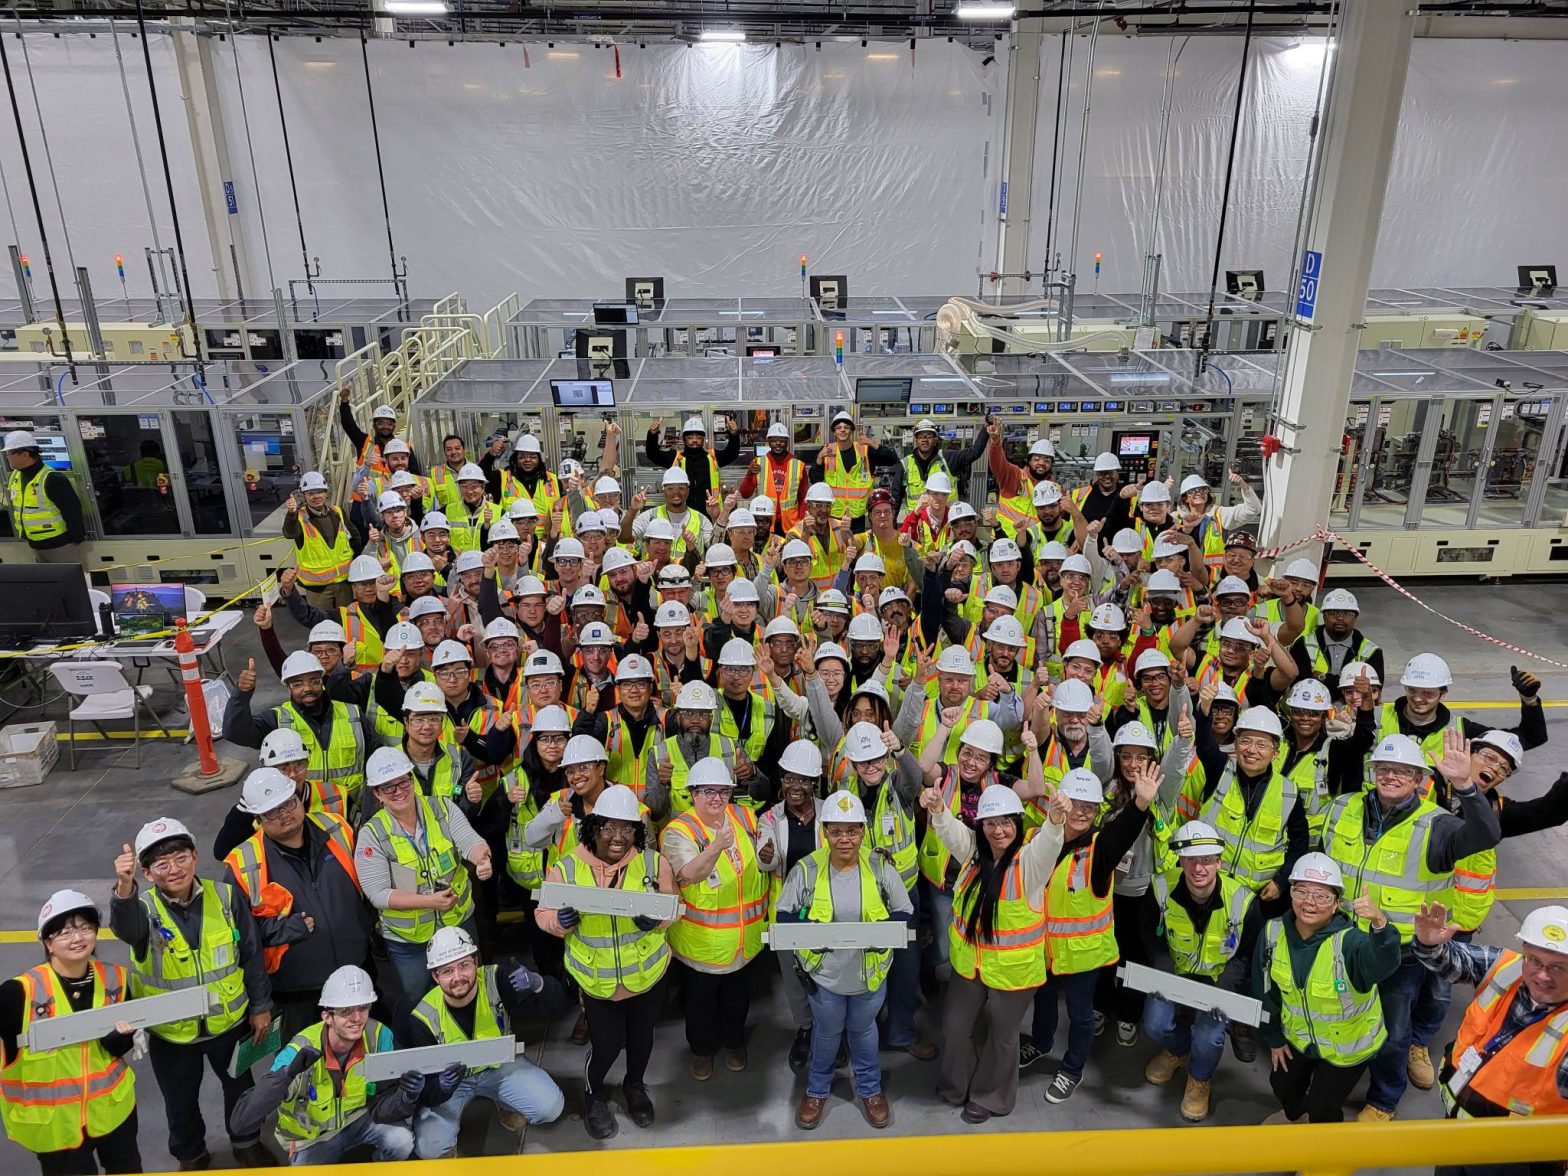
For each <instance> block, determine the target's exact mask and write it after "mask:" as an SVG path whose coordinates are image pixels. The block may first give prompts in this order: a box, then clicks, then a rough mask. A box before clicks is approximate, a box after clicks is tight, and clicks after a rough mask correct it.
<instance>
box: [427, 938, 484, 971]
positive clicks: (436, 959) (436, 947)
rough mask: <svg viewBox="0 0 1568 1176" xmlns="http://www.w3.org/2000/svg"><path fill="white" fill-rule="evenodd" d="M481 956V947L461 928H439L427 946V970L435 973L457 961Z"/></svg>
mask: <svg viewBox="0 0 1568 1176" xmlns="http://www.w3.org/2000/svg"><path fill="white" fill-rule="evenodd" d="M478 954H479V946H478V945H477V944H476V943H475V942H474V941H473V939H472V938H471V937H470V936H469V934H468V932H467V931H464V930H463V929H462V928H461V927H437V928H436V930H435V934H434V935H432V936H431V937H430V942H429V943H428V944H426V945H425V969H426V970H427V971H431V972H433V971H435V970H436V969H437V968H441V967H445V966H446V965H447V964H450V963H453V962H455V961H457V960H461V959H467V958H468V957H469V956H471V955H478Z"/></svg>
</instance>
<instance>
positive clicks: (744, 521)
mask: <svg viewBox="0 0 1568 1176" xmlns="http://www.w3.org/2000/svg"><path fill="white" fill-rule="evenodd" d="M756 525H757V516H756V515H754V514H752V513H751V511H749V510H747V509H746V508H745V507H744V506H737V507H736V508H735V509H734V510H732V511H730V521H729V525H728V527H727V528H726V529H727V530H730V531H734V530H738V529H739V528H741V527H755V526H756ZM714 546H715V547H722V546H724V544H721V543H716V544H714ZM708 550H709V552H710V553H711V552H712V550H713V548H712V547H710V548H709V549H708ZM709 562H710V563H711V562H712V561H711V560H710V561H709Z"/></svg>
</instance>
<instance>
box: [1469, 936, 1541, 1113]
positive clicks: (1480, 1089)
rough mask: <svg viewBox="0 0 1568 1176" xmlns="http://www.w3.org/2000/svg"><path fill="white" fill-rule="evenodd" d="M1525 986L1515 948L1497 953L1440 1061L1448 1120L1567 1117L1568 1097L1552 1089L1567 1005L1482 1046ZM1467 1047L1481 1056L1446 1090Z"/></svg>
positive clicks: (1499, 1026)
mask: <svg viewBox="0 0 1568 1176" xmlns="http://www.w3.org/2000/svg"><path fill="white" fill-rule="evenodd" d="M1523 984H1524V961H1523V959H1522V958H1521V956H1520V955H1519V953H1518V952H1515V951H1504V952H1503V953H1502V955H1500V956H1498V957H1497V962H1496V963H1495V964H1493V965H1492V967H1491V970H1490V971H1488V972H1487V974H1486V976H1485V978H1484V979H1483V980H1482V981H1481V983H1480V985H1479V986H1477V988H1476V994H1475V999H1474V1000H1473V1001H1471V1002H1470V1007H1469V1008H1467V1009H1465V1015H1464V1020H1463V1021H1461V1022H1460V1024H1459V1035H1458V1036H1457V1037H1456V1038H1455V1039H1454V1043H1453V1045H1451V1046H1449V1050H1448V1055H1447V1057H1446V1058H1445V1059H1444V1062H1443V1071H1442V1077H1441V1080H1440V1081H1439V1082H1438V1088H1439V1092H1440V1093H1441V1094H1442V1096H1443V1106H1444V1107H1445V1108H1446V1109H1447V1111H1448V1114H1449V1116H1450V1117H1451V1118H1455V1119H1490V1118H1501V1117H1504V1116H1509V1115H1558V1116H1561V1115H1568V1099H1564V1098H1563V1096H1562V1092H1561V1091H1559V1090H1558V1089H1557V1075H1558V1072H1559V1071H1560V1070H1561V1068H1562V1064H1563V1055H1564V1053H1565V1052H1568V1006H1564V1005H1558V1006H1557V1007H1556V1009H1554V1010H1553V1011H1552V1014H1551V1015H1550V1016H1548V1017H1542V1018H1541V1019H1540V1020H1538V1021H1535V1022H1533V1023H1532V1024H1530V1025H1527V1026H1526V1027H1525V1028H1523V1029H1521V1030H1520V1031H1519V1032H1518V1033H1517V1034H1515V1035H1514V1037H1513V1038H1512V1039H1510V1040H1509V1041H1508V1042H1507V1044H1505V1045H1503V1046H1502V1047H1501V1048H1500V1049H1496V1050H1493V1051H1491V1052H1490V1053H1488V1052H1487V1050H1486V1046H1487V1043H1488V1042H1490V1041H1491V1040H1492V1039H1493V1038H1495V1037H1496V1036H1497V1035H1498V1033H1499V1032H1501V1031H1502V1029H1503V1027H1504V1026H1505V1025H1506V1024H1507V1018H1508V1011H1509V1009H1511V1008H1512V1007H1513V1003H1514V1001H1515V999H1516V998H1517V997H1518V996H1519V994H1520V992H1521V990H1522V986H1523ZM1471 1050H1475V1051H1476V1052H1477V1053H1479V1054H1481V1056H1482V1057H1484V1058H1485V1059H1486V1060H1485V1061H1483V1062H1482V1063H1481V1067H1480V1069H1478V1070H1476V1071H1475V1072H1474V1073H1473V1074H1471V1075H1470V1079H1469V1081H1468V1082H1466V1083H1465V1084H1464V1085H1463V1086H1461V1087H1460V1088H1459V1093H1458V1095H1455V1094H1454V1093H1453V1092H1452V1091H1451V1090H1450V1089H1449V1085H1448V1084H1449V1081H1450V1080H1451V1079H1452V1078H1453V1076H1454V1063H1453V1059H1454V1058H1456V1057H1463V1056H1464V1055H1465V1054H1466V1053H1468V1052H1469V1051H1471Z"/></svg>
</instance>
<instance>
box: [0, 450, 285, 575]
mask: <svg viewBox="0 0 1568 1176" xmlns="http://www.w3.org/2000/svg"><path fill="white" fill-rule="evenodd" d="M49 474H50V470H49V468H48V467H47V466H45V467H43V468H42V469H40V470H39V471H38V472H37V473H36V474H34V475H33V477H32V479H31V480H29V481H28V482H27V483H26V485H25V486H24V485H23V483H22V471H21V470H12V471H11V476H10V478H9V479H8V480H7V485H6V490H7V491H8V493H9V494H10V497H11V509H12V511H13V512H14V522H15V524H16V533H17V534H18V535H20V536H21V537H22V538H23V539H30V540H32V541H33V542H35V543H37V542H41V541H43V540H45V539H58V538H59V537H60V536H61V535H64V534H65V516H64V515H63V514H61V513H60V508H59V506H58V505H57V504H56V503H55V501H54V499H52V498H50V497H49V492H48V491H47V490H46V489H45V488H44V483H45V482H47V481H48V480H49ZM301 578H303V577H301Z"/></svg>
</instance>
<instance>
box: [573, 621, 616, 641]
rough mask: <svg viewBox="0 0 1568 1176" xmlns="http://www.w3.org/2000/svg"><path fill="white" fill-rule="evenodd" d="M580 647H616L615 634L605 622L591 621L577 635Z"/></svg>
mask: <svg viewBox="0 0 1568 1176" xmlns="http://www.w3.org/2000/svg"><path fill="white" fill-rule="evenodd" d="M577 644H578V646H579V647H585V646H589V645H614V644H615V634H614V633H613V632H612V631H611V629H610V626H609V625H606V624H605V623H604V622H603V621H589V622H588V623H587V624H586V625H584V626H583V627H582V629H581V631H580V632H579V633H578V634H577Z"/></svg>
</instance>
